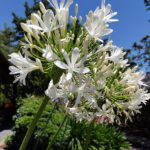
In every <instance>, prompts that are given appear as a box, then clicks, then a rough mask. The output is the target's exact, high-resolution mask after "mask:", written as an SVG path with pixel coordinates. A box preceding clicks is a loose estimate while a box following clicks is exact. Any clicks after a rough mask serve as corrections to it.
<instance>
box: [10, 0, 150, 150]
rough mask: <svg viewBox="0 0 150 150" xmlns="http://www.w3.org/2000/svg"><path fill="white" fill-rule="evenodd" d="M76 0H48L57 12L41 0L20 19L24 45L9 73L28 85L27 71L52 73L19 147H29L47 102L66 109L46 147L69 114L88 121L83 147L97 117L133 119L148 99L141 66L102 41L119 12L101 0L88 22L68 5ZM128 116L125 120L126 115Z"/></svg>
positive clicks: (116, 120) (14, 56)
mask: <svg viewBox="0 0 150 150" xmlns="http://www.w3.org/2000/svg"><path fill="white" fill-rule="evenodd" d="M72 3H73V0H68V1H67V2H65V0H61V2H60V4H58V2H57V0H52V1H50V4H51V5H52V6H53V8H54V11H52V10H50V9H47V10H46V8H45V6H44V5H43V3H41V2H40V3H39V6H40V10H39V11H38V12H36V13H33V14H31V19H30V20H27V22H26V23H21V27H22V29H23V30H24V31H25V32H26V34H25V35H24V40H22V41H21V42H20V45H21V50H20V51H19V52H18V53H12V54H10V59H9V61H10V62H11V63H12V64H13V65H12V66H10V67H9V69H10V71H11V72H10V74H12V75H15V81H14V82H17V81H20V82H22V83H23V84H24V85H25V84H26V77H27V75H28V74H29V73H30V72H32V71H34V70H40V71H41V72H42V73H43V74H46V75H47V76H49V80H50V82H49V86H48V88H47V89H45V99H44V100H43V102H42V104H41V106H40V108H39V110H38V112H37V114H36V116H35V118H34V119H33V121H32V123H31V125H30V127H29V128H28V131H27V133H26V136H25V138H24V140H23V142H22V144H21V147H20V150H25V149H26V146H27V145H28V142H29V140H30V138H31V136H32V133H33V131H34V128H35V127H36V123H37V122H38V120H39V118H40V116H41V115H42V112H43V111H44V109H45V107H46V106H47V104H48V102H49V101H51V102H53V103H56V102H57V103H59V105H60V110H61V111H62V112H63V113H64V114H65V116H64V119H63V121H62V123H61V124H60V127H59V128H58V130H57V132H56V133H55V135H54V136H53V138H52V139H51V140H50V142H49V143H48V146H47V148H46V149H47V150H49V149H52V145H53V143H54V142H55V140H56V138H57V136H58V135H59V133H60V132H61V129H62V128H63V126H64V124H65V121H66V119H67V118H68V117H69V116H71V115H73V116H74V117H75V118H76V121H77V122H82V121H85V122H86V124H89V128H88V129H87V136H86V137H85V140H84V144H83V145H82V147H83V149H84V150H86V149H88V146H89V143H90V135H92V130H93V126H94V122H95V120H96V121H97V122H99V123H100V124H105V123H110V124H113V123H116V124H121V122H122V121H125V122H126V121H127V120H130V121H132V116H134V115H135V114H136V113H140V111H139V110H140V108H141V107H142V106H141V104H146V102H147V100H149V98H150V94H149V93H148V92H147V91H146V90H145V88H144V86H146V85H145V84H144V82H143V81H142V80H143V79H144V77H145V75H144V73H143V72H137V71H136V70H137V68H138V67H137V66H135V67H134V68H129V64H128V60H127V59H124V56H125V54H126V53H125V52H124V51H123V49H122V48H119V47H117V46H115V45H113V42H112V41H111V40H108V42H107V43H104V36H107V35H109V34H111V33H112V31H113V30H112V29H110V28H109V25H108V23H111V22H115V21H118V20H117V19H113V17H114V16H115V15H116V14H117V13H116V12H112V10H111V5H110V4H107V5H105V0H102V2H101V8H99V7H97V8H96V9H95V11H90V12H89V13H88V14H87V16H86V22H85V23H82V17H81V16H79V18H78V17H77V16H78V4H76V5H75V16H70V23H71V25H68V18H69V7H70V5H71V4H72ZM122 118H124V120H123V119H122Z"/></svg>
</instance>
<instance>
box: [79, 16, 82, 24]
mask: <svg viewBox="0 0 150 150" xmlns="http://www.w3.org/2000/svg"><path fill="white" fill-rule="evenodd" d="M79 22H80V24H81V23H82V16H79Z"/></svg>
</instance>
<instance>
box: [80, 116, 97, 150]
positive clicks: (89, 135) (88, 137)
mask: <svg viewBox="0 0 150 150" xmlns="http://www.w3.org/2000/svg"><path fill="white" fill-rule="evenodd" d="M94 121H95V118H94V119H93V120H92V121H91V123H90V126H89V128H88V130H87V135H86V141H85V143H84V146H83V150H87V149H88V145H89V143H90V137H91V133H92V129H93V125H94Z"/></svg>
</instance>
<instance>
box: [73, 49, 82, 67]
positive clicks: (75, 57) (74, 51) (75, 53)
mask: <svg viewBox="0 0 150 150" xmlns="http://www.w3.org/2000/svg"><path fill="white" fill-rule="evenodd" d="M79 55H80V51H79V49H78V48H77V47H76V48H74V50H73V51H72V57H71V63H72V65H73V66H74V64H75V63H76V61H77V59H78V58H79Z"/></svg>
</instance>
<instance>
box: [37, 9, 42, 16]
mask: <svg viewBox="0 0 150 150" xmlns="http://www.w3.org/2000/svg"><path fill="white" fill-rule="evenodd" d="M37 14H38V15H39V17H40V18H41V16H42V15H41V12H40V11H39V10H38V11H37Z"/></svg>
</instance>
